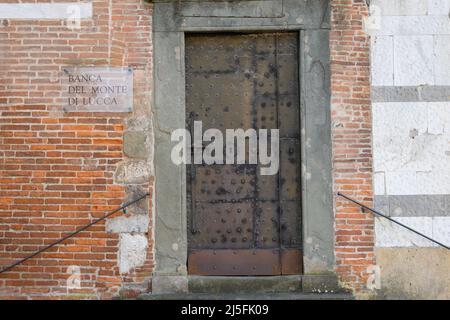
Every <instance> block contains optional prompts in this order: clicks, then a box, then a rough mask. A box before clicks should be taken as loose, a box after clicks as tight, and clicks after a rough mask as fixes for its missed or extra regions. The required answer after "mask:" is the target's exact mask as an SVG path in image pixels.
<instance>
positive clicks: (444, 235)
mask: <svg viewBox="0 0 450 320" xmlns="http://www.w3.org/2000/svg"><path fill="white" fill-rule="evenodd" d="M447 214H448V215H449V216H447V217H433V238H434V240H436V241H439V242H441V243H443V244H445V245H447V246H450V213H447Z"/></svg>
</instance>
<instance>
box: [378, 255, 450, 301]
mask: <svg viewBox="0 0 450 320" xmlns="http://www.w3.org/2000/svg"><path fill="white" fill-rule="evenodd" d="M375 254H376V260H377V264H378V265H379V266H380V268H381V289H380V290H379V298H383V299H447V300H448V299H450V273H449V270H450V254H448V250H445V249H437V248H401V249H400V248H378V249H376V252H375Z"/></svg>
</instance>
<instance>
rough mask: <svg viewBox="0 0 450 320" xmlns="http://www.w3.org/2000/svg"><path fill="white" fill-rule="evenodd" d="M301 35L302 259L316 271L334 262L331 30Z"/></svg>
mask: <svg viewBox="0 0 450 320" xmlns="http://www.w3.org/2000/svg"><path fill="white" fill-rule="evenodd" d="M302 39H303V40H304V43H302V44H301V48H303V50H304V51H303V55H302V58H301V59H300V61H301V63H302V66H301V69H302V70H307V71H304V72H303V74H302V84H301V88H302V91H301V96H302V97H303V98H302V99H303V101H302V105H303V107H302V108H301V116H300V118H301V119H303V120H302V121H303V122H302V126H301V129H302V143H303V144H304V146H305V147H304V148H305V150H304V157H303V159H302V168H303V170H304V172H303V174H302V176H303V188H304V191H303V195H302V197H303V203H304V207H303V221H302V224H303V238H304V243H303V249H304V260H303V261H304V271H305V274H308V273H316V274H317V273H324V272H327V271H330V270H332V268H333V263H334V253H333V238H334V230H333V208H332V207H333V205H332V199H333V195H332V190H331V184H332V178H331V171H332V170H331V167H332V165H331V120H330V117H331V111H330V82H329V81H330V69H329V46H328V32H327V31H326V30H315V31H310V30H307V31H305V32H304V34H303V37H302ZM306 141H308V142H306Z"/></svg>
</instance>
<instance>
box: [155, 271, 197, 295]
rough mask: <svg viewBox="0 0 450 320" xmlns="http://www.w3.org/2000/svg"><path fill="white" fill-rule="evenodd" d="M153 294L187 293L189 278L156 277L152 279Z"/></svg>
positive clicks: (174, 276) (173, 276)
mask: <svg viewBox="0 0 450 320" xmlns="http://www.w3.org/2000/svg"><path fill="white" fill-rule="evenodd" d="M152 289H153V290H152V293H154V294H164V293H187V292H188V291H189V290H188V277H187V276H186V275H184V276H176V275H155V276H153V278H152Z"/></svg>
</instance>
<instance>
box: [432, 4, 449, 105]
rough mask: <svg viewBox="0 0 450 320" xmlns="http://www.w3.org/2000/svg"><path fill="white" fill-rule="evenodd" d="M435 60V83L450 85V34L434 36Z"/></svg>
mask: <svg viewBox="0 0 450 320" xmlns="http://www.w3.org/2000/svg"><path fill="white" fill-rule="evenodd" d="M449 2H450V1H449ZM449 20H450V18H449ZM433 60H434V75H435V84H436V85H450V71H449V70H450V35H441V36H434V59H433ZM448 98H449V99H450V97H448Z"/></svg>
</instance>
